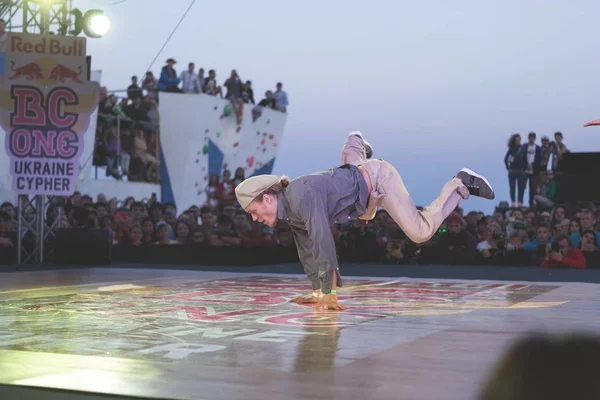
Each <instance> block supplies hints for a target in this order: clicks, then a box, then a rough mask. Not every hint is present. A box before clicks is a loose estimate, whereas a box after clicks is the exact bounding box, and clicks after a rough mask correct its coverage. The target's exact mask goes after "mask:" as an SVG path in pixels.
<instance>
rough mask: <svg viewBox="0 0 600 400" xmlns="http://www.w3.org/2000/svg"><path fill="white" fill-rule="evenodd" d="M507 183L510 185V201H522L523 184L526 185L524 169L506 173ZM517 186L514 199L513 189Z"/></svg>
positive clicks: (523, 193)
mask: <svg viewBox="0 0 600 400" xmlns="http://www.w3.org/2000/svg"><path fill="white" fill-rule="evenodd" d="M508 185H509V187H510V201H511V202H513V203H514V202H515V201H518V202H519V203H521V204H522V203H523V196H524V195H525V186H526V185H527V176H526V175H525V171H510V172H509V173H508ZM517 187H518V190H519V192H518V198H517V199H515V189H517Z"/></svg>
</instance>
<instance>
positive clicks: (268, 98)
mask: <svg viewBox="0 0 600 400" xmlns="http://www.w3.org/2000/svg"><path fill="white" fill-rule="evenodd" d="M265 108H270V109H272V110H275V109H276V103H275V97H273V92H271V91H270V90H267V91H266V92H265V98H264V99H262V100H261V101H260V103H258V105H256V107H254V108H253V109H252V121H256V120H257V119H259V118H260V116H261V115H262V113H263V110H264V109H265Z"/></svg>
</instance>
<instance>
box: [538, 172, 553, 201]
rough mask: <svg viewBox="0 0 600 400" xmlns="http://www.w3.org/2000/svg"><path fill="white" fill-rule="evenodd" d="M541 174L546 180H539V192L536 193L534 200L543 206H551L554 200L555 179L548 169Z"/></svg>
mask: <svg viewBox="0 0 600 400" xmlns="http://www.w3.org/2000/svg"><path fill="white" fill-rule="evenodd" d="M543 176H544V177H545V179H546V181H544V182H541V187H540V194H536V195H535V196H534V200H535V203H536V204H539V205H541V206H542V207H544V208H552V207H554V202H555V201H556V200H555V199H556V181H555V180H554V173H553V172H552V171H548V172H547V173H545V174H544V175H543ZM540 179H544V178H540Z"/></svg>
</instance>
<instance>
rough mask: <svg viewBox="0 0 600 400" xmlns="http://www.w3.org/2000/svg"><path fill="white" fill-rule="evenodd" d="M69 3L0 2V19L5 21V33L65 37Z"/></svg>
mask: <svg viewBox="0 0 600 400" xmlns="http://www.w3.org/2000/svg"><path fill="white" fill-rule="evenodd" d="M71 3H72V0H0V18H2V19H4V20H5V21H6V30H7V31H14V32H26V33H40V34H56V35H66V34H67V32H68V29H69V26H70V25H71V18H70V14H69V11H70V10H71V8H72V7H71ZM19 19H20V22H21V24H18V22H17V21H19Z"/></svg>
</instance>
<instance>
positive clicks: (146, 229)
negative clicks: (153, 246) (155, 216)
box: [141, 217, 158, 244]
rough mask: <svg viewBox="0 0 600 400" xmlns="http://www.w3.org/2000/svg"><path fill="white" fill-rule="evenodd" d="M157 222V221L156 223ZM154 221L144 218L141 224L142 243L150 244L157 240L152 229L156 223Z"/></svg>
mask: <svg viewBox="0 0 600 400" xmlns="http://www.w3.org/2000/svg"><path fill="white" fill-rule="evenodd" d="M156 222H158V221H156ZM156 222H155V221H153V220H152V218H150V217H148V218H145V219H144V221H143V222H142V225H141V226H142V242H144V243H147V244H150V243H154V242H155V241H156V240H157V238H156V235H155V233H156V232H155V228H154V224H155V223H156Z"/></svg>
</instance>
